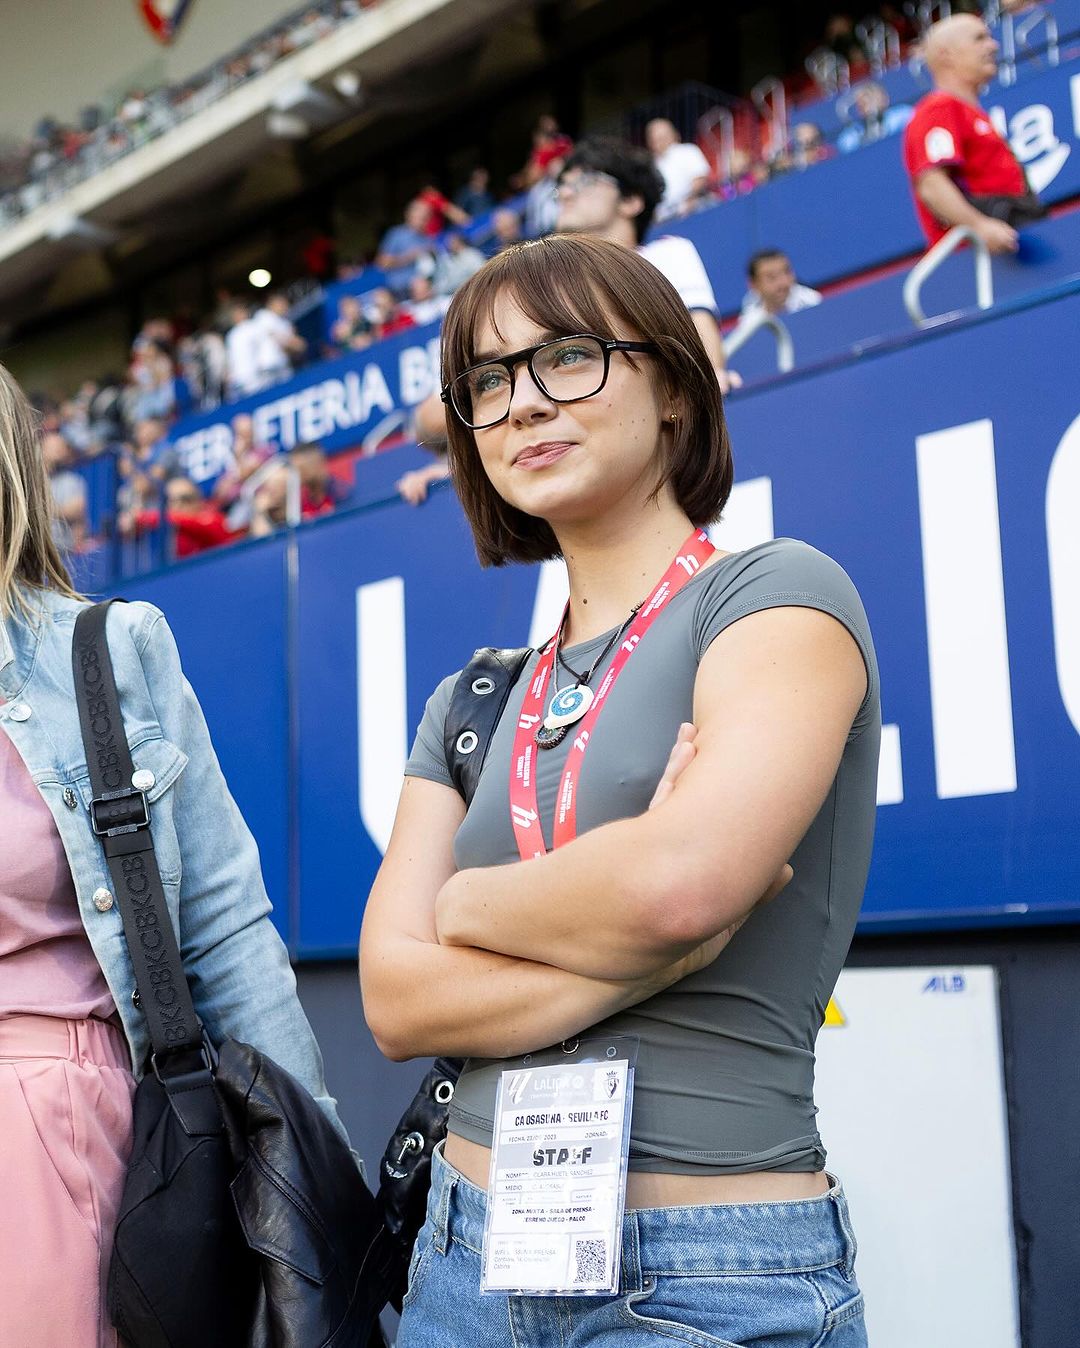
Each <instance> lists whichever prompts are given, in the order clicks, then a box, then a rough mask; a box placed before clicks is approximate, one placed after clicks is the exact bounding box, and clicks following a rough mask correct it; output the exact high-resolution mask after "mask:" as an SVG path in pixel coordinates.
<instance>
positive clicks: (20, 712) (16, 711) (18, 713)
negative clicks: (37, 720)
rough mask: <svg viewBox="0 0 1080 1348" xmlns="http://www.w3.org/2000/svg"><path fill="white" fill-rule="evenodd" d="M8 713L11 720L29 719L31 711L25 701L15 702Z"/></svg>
mask: <svg viewBox="0 0 1080 1348" xmlns="http://www.w3.org/2000/svg"><path fill="white" fill-rule="evenodd" d="M8 715H9V716H10V717H11V719H12V720H13V721H29V719H30V717H31V715H32V712H31V711H30V708H29V707H28V706H27V705H26V703H25V702H16V703H15V705H14V706H13V707H12V708H11V710H10V711H9V712H8Z"/></svg>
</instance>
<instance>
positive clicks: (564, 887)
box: [436, 607, 866, 978]
mask: <svg viewBox="0 0 1080 1348" xmlns="http://www.w3.org/2000/svg"><path fill="white" fill-rule="evenodd" d="M865 692H866V668H865V665H864V663H863V659H862V655H861V654H860V652H859V649H858V647H857V646H856V644H855V641H854V639H853V638H852V636H851V635H850V633H849V632H848V631H847V629H846V628H845V627H843V626H842V625H841V624H840V623H839V622H838V621H837V620H836V619H834V618H832V617H830V616H829V615H828V614H825V613H822V612H820V611H818V610H816V609H807V608H794V607H792V608H775V609H768V610H764V611H762V612H756V613H752V614H750V615H748V616H747V617H745V618H742V619H740V620H739V621H738V622H735V623H733V624H732V625H731V626H730V627H728V628H727V629H726V630H725V631H723V632H722V633H721V634H720V635H719V636H718V637H717V638H716V639H715V640H714V641H713V643H712V644H711V646H710V647H709V649H708V651H707V652H706V653H705V656H704V657H703V659H702V661H701V664H700V666H699V669H698V676H697V682H696V684H695V710H694V721H695V724H697V726H698V736H697V741H696V746H697V754H696V758H695V761H694V762H693V763H691V764H690V765H689V766H688V767H687V769H686V771H685V773H684V774H683V776H682V778H681V779H680V780H679V782H678V784H677V785H676V787H675V790H674V791H673V792H672V795H671V798H670V799H668V800H666V801H664V802H662V803H661V804H659V805H658V806H657V808H655V809H653V810H650V811H649V812H648V813H646V814H643V815H640V816H639V817H637V818H633V819H622V820H618V821H616V822H614V823H611V824H605V825H603V826H602V827H600V828H596V829H593V830H591V831H590V832H588V833H585V834H583V835H582V836H581V837H579V838H577V839H576V840H575V841H574V842H572V843H569V844H568V845H567V846H565V847H561V848H558V849H557V850H556V851H554V852H551V853H549V854H548V855H546V856H543V857H538V858H536V859H534V860H531V861H525V862H517V863H515V864H514V865H511V866H499V867H493V868H491V869H488V870H466V871H462V872H460V873H459V874H457V875H454V876H453V877H451V878H449V879H448V881H447V882H446V884H445V885H444V886H443V888H442V890H441V892H440V894H439V898H438V902H437V905H436V923H437V929H438V934H439V939H440V941H442V942H443V943H445V944H454V945H457V944H465V945H470V946H482V947H485V948H487V949H489V950H494V951H499V952H501V953H503V954H511V955H518V956H520V957H522V958H526V959H535V960H543V961H546V962H548V963H551V964H556V965H558V966H559V967H560V968H564V969H568V970H571V971H573V972H576V973H582V974H588V975H591V976H593V977H597V978H600V977H603V978H622V977H629V976H633V975H635V974H642V973H646V972H648V971H649V970H652V969H655V968H657V967H658V966H659V965H661V964H664V963H666V962H668V961H670V960H672V959H674V958H677V957H678V956H679V955H680V954H682V953H684V952H686V951H687V950H689V949H691V948H692V947H693V946H694V945H695V944H697V943H698V942H700V941H702V940H705V939H707V938H708V937H709V936H710V935H712V934H714V933H716V932H718V931H720V930H721V929H723V928H726V927H728V926H729V925H730V924H732V923H734V922H738V921H740V920H742V919H743V918H745V916H746V915H747V913H748V912H749V911H750V910H751V908H752V907H753V906H754V904H755V902H756V901H757V900H758V898H759V897H760V895H761V894H762V893H763V892H764V891H765V890H766V887H767V886H768V884H769V882H770V881H771V880H772V878H773V877H774V876H775V875H776V874H777V872H778V871H779V869H780V867H781V866H782V865H783V864H784V863H785V862H786V861H787V860H788V858H789V857H790V856H791V855H792V853H793V852H794V850H795V848H796V846H797V845H798V843H799V841H800V840H801V839H802V837H803V836H804V834H805V833H806V830H807V829H808V828H809V826H810V824H811V823H812V822H813V820H814V818H815V816H816V815H817V812H818V810H820V808H821V805H822V802H823V801H824V799H825V797H826V795H827V793H828V791H829V788H830V786H831V784H832V782H833V779H834V778H835V776H836V770H837V766H838V764H839V762H840V758H841V756H842V754H843V751H844V744H845V742H846V738H847V734H848V732H849V730H850V728H851V725H852V722H853V720H854V718H855V715H856V712H857V711H858V708H859V706H860V704H861V702H862V699H863V697H864V696H865Z"/></svg>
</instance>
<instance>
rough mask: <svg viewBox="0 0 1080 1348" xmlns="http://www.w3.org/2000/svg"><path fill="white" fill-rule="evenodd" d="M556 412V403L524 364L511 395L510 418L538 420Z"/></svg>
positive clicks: (512, 419) (518, 373) (521, 420)
mask: <svg viewBox="0 0 1080 1348" xmlns="http://www.w3.org/2000/svg"><path fill="white" fill-rule="evenodd" d="M554 412H555V403H553V402H552V401H551V399H550V398H549V397H548V395H547V394H546V393H545V392H544V390H543V389H542V388H541V387H540V385H539V384H538V383H537V382H536V380H535V379H534V378H533V377H532V374H531V372H530V370H529V367H528V366H527V365H522V366H521V368H520V369H519V370H518V371H517V375H516V377H515V379H514V391H513V393H512V394H511V395H510V420H511V421H517V422H525V421H536V420H537V419H538V418H543V417H544V416H551V415H553V414H554Z"/></svg>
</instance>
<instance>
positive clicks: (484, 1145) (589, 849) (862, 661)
mask: <svg viewBox="0 0 1080 1348" xmlns="http://www.w3.org/2000/svg"><path fill="white" fill-rule="evenodd" d="M443 379H444V383H445V394H444V396H445V399H446V401H447V403H448V421H449V435H450V459H451V463H452V466H453V478H454V482H455V485H456V487H457V490H458V493H459V495H460V497H461V500H462V503H463V505H464V508H465V513H466V515H467V517H468V520H469V523H470V524H471V526H472V529H473V533H474V536H475V539H476V546H477V551H478V553H479V556H480V560H481V562H482V563H484V564H485V565H496V566H498V565H503V564H505V563H507V562H510V561H529V562H533V561H540V560H542V559H546V558H552V557H561V558H562V559H563V560H564V561H565V564H566V569H567V574H568V578H569V588H570V598H569V604H568V606H567V610H566V613H565V616H564V619H563V621H562V623H561V626H560V630H559V632H558V633H557V634H556V636H555V637H554V638H553V639H552V641H550V642H549V643H548V644H547V645H546V646H545V647H544V648H543V649H542V650H541V651H537V652H533V653H531V655H530V656H529V658H528V659H527V661H526V663H525V666H524V668H523V670H522V672H521V674H520V676H519V678H518V680H517V682H516V684H515V685H514V687H513V689H512V691H511V694H510V697H509V700H508V702H507V704H506V707H505V710H504V712H503V714H502V717H501V719H500V721H499V724H498V726H497V727H496V729H495V732H494V735H493V737H492V740H491V746H490V751H489V752H488V754H487V757H486V760H485V762H484V767H483V771H482V772H481V774H480V777H479V780H478V785H477V787H476V791H475V795H474V796H473V798H472V802H471V804H470V805H469V807H468V809H466V807H465V805H464V803H463V800H462V798H461V796H459V794H458V793H457V791H456V790H455V789H454V786H453V785H452V779H451V774H450V770H449V766H448V764H447V762H446V758H445V754H444V749H443V723H444V721H445V718H446V714H447V708H448V704H449V701H450V698H451V694H452V693H453V690H454V685H455V682H456V676H455V675H451V676H450V677H449V678H448V679H446V680H444V681H443V683H441V684H440V685H439V687H438V688H437V689H436V690H435V692H434V694H433V696H432V697H431V699H430V700H429V702H428V704H427V709H426V711H425V714H424V718H423V721H422V723H421V726H420V729H419V732H418V735H417V738H416V742H415V745H414V747H413V750H412V754H411V756H410V758H409V761H408V765H407V767H406V779H405V784H404V787H403V791H402V796H401V801H400V804H399V807H398V815H397V820H396V823H395V827H394V832H393V836H392V838H391V841H390V845H389V848H388V850H387V853H386V857H385V860H384V862H383V865H382V868H381V870H380V872H379V875H378V877H377V879H376V882H375V885H374V888H373V890H372V893H371V897H370V899H369V901H368V906H367V911H366V915H365V919H364V929H363V935H362V937H361V978H362V986H363V993H364V1005H365V1010H366V1015H367V1018H368V1022H369V1024H370V1026H371V1029H372V1031H373V1033H374V1035H375V1038H376V1041H377V1042H378V1044H379V1046H380V1048H381V1049H382V1050H383V1052H384V1053H386V1054H388V1055H389V1056H390V1057H392V1058H395V1059H406V1058H412V1057H419V1056H426V1055H434V1054H449V1055H455V1056H462V1057H467V1058H468V1059H469V1061H468V1063H467V1065H466V1067H465V1070H464V1071H463V1073H462V1076H461V1079H460V1081H459V1083H458V1087H457V1091H456V1094H455V1096H454V1100H453V1103H452V1105H451V1114H450V1131H449V1136H448V1137H447V1140H446V1142H445V1144H444V1147H443V1149H442V1150H441V1152H437V1153H436V1156H435V1160H434V1164H433V1174H432V1188H431V1193H430V1198H429V1204H428V1215H427V1221H426V1223H425V1226H424V1228H423V1230H422V1231H421V1233H420V1236H419V1238H418V1240H417V1243H416V1248H415V1250H414V1254H413V1263H412V1268H411V1270H410V1282H409V1290H408V1294H407V1296H406V1299H405V1306H404V1315H403V1320H402V1324H401V1330H400V1336H399V1338H398V1345H399V1348H426V1345H432V1348H434V1346H435V1345H438V1348H444V1345H447V1344H455V1345H463V1344H473V1343H477V1344H479V1343H482V1344H484V1345H485V1348H486V1346H487V1345H494V1346H496V1348H498V1346H500V1345H504V1346H505V1348H510V1346H511V1345H513V1348H523V1345H526V1344H527V1345H529V1348H539V1346H540V1345H549V1344H562V1345H564V1348H566V1346H567V1345H572V1346H573V1348H578V1346H579V1345H586V1344H589V1345H591V1344H597V1345H600V1344H603V1345H605V1348H607V1346H608V1345H610V1346H611V1348H617V1346H618V1345H622V1344H624V1343H625V1344H634V1345H638V1344H656V1345H661V1344H665V1345H670V1344H671V1343H673V1342H675V1343H686V1344H697V1345H705V1344H716V1345H718V1346H721V1345H731V1344H740V1345H756V1346H757V1348H772V1346H773V1345H777V1348H778V1346H779V1345H780V1344H783V1345H784V1348H811V1346H813V1348H861V1346H862V1345H865V1342H866V1336H865V1329H864V1324H863V1314H862V1298H861V1295H860V1293H859V1289H858V1286H857V1283H856V1281H855V1277H854V1269H853V1264H854V1254H855V1242H854V1237H853V1235H852V1231H851V1225H850V1222H849V1218H848V1215H847V1207H846V1203H845V1200H844V1196H843V1193H842V1190H841V1188H840V1185H839V1183H838V1182H837V1181H836V1180H835V1179H834V1178H833V1177H832V1176H830V1175H827V1174H826V1173H825V1170H824V1162H825V1151H824V1147H823V1145H822V1142H821V1139H820V1138H819V1136H818V1133H817V1129H816V1127H815V1122H814V1116H815V1108H814V1100H813V1077H814V1043H815V1039H816V1036H817V1032H818V1030H819V1028H820V1026H821V1023H822V1020H823V1017H824V1011H825V1007H826V1005H827V1003H828V1000H829V996H830V994H831V992H832V989H833V986H834V984H835V982H836V978H837V976H838V974H839V971H840V968H841V965H842V963H843V960H844V957H845V954H846V952H847V949H848V945H849V943H850V940H851V936H852V932H853V930H854V926H855V920H856V915H857V913H858V909H859V904H860V901H861V897H862V891H863V887H864V884H865V880H866V874H867V868H868V865H869V858H870V847H871V838H872V834H873V826H874V814H875V795H876V780H877V761H878V740H879V726H880V714H879V700H878V678H877V670H876V665H875V661H874V653H873V646H872V643H871V638H870V633H869V629H868V626H867V622H866V617H865V614H864V612H863V608H862V605H861V603H860V601H859V597H858V595H857V594H856V592H855V589H854V587H853V586H852V584H851V581H850V580H849V579H848V578H847V576H846V575H845V574H844V572H843V571H842V570H841V569H840V567H839V566H837V565H836V563H834V562H833V561H831V560H830V559H829V558H827V557H825V556H823V555H822V554H821V553H819V552H817V551H815V550H814V549H813V548H811V547H809V546H808V545H806V544H804V543H799V542H796V541H793V540H791V539H779V540H776V541H774V542H770V543H766V544H763V545H760V546H758V547H753V548H749V549H747V550H746V551H744V552H738V553H724V552H721V551H713V550H712V548H711V545H710V544H709V542H708V540H707V537H706V536H705V534H704V532H703V527H704V526H705V525H707V524H708V523H710V522H711V521H713V520H715V519H717V517H718V516H719V515H720V512H721V511H722V509H723V507H724V503H725V501H726V500H727V497H728V493H729V491H730V489H731V483H732V464H731V455H730V450H729V445H728V439H727V432H726V428H725V422H724V414H723V410H722V407H721V402H720V396H719V393H718V390H717V385H716V379H715V376H714V375H713V372H712V369H711V367H710V365H709V362H708V359H707V357H706V354H705V351H704V349H703V347H702V345H701V342H700V340H699V339H698V336H697V332H696V331H695V329H694V325H693V323H692V321H691V319H690V317H689V315H688V314H687V312H686V309H685V307H684V306H683V304H682V303H681V302H680V300H679V297H678V295H677V294H676V292H675V291H674V290H673V289H672V287H671V286H670V284H669V283H668V282H667V281H666V280H665V278H664V277H663V276H661V275H660V273H659V272H657V271H656V270H655V268H653V267H652V265H651V264H650V263H649V262H647V261H645V260H643V259H642V258H640V257H638V256H636V255H635V254H634V253H633V252H631V251H629V250H627V249H622V248H619V247H617V246H616V245H613V244H608V243H604V242H601V241H597V240H590V239H585V238H580V237H575V236H565V235H564V236H556V237H552V238H548V239H544V240H542V241H541V242H539V243H531V244H526V245H523V246H520V247H517V248H513V249H509V250H507V251H506V252H504V253H501V254H500V255H499V256H498V257H497V258H495V259H493V260H492V261H491V262H489V263H488V264H487V265H486V266H485V267H484V268H483V269H482V270H481V271H480V272H478V273H477V275H476V276H474V277H473V278H472V279H471V280H470V281H468V282H467V283H466V284H465V286H464V287H463V288H462V289H461V290H460V291H459V292H458V294H457V296H456V297H455V299H454V302H453V304H452V305H451V308H450V311H449V313H448V316H447V320H446V324H445V327H444V331H443ZM527 621H528V615H527V614H522V624H523V626H524V625H526V624H527ZM478 635H479V634H478ZM612 679H614V681H613V682H612ZM598 690H600V695H599V697H595V695H596V694H597V691H598ZM590 695H592V696H590ZM549 699H550V701H549ZM590 701H592V706H591V707H589V708H588V710H586V711H585V712H584V719H580V720H579V719H577V718H578V717H580V716H581V715H582V704H585V705H586V706H588V704H589V703H590ZM534 727H535V728H534ZM585 730H587V731H588V734H587V735H586V734H585V733H584V732H585ZM582 742H584V743H582ZM673 744H674V748H672V746H673ZM523 765H530V766H529V767H528V771H525V772H523ZM526 778H527V779H528V781H529V782H531V783H532V789H533V790H534V791H535V797H529V796H528V795H527V794H526V796H525V797H524V798H523V797H522V794H521V793H522V791H523V790H525V786H524V785H523V782H524V781H525V779H526ZM570 779H572V781H573V788H572V791H571V792H569V793H568V792H567V790H566V787H565V783H566V781H567V780H570ZM557 797H558V798H559V801H560V807H559V809H558V810H557V809H556V803H557V800H556V798H557ZM532 799H534V800H535V805H534V807H533V809H532V810H529V809H528V808H525V807H526V806H528V804H529V803H530V801H531V800H532ZM568 800H572V803H573V806H574V809H576V828H575V827H573V822H574V821H573V810H571V809H570V806H569V805H568V803H567V802H568ZM511 806H514V814H513V816H512V814H511ZM568 816H569V817H570V823H568V822H567V820H568ZM523 839H524V841H523ZM789 862H790V867H789V866H788V864H787V863H789ZM763 898H764V899H768V900H769V901H768V902H762V899H763ZM615 1034H618V1035H621V1036H629V1037H634V1038H636V1040H637V1041H638V1056H637V1068H636V1077H635V1083H634V1099H633V1104H632V1115H631V1129H630V1141H629V1149H628V1158H629V1160H628V1164H629V1173H628V1178H627V1183H626V1191H625V1204H626V1207H625V1215H624V1218H623V1225H622V1260H621V1275H620V1281H619V1290H618V1292H617V1294H615V1295H611V1294H606V1295H599V1296H575V1295H570V1294H568V1293H569V1292H570V1291H572V1288H570V1287H568V1286H567V1285H566V1284H560V1285H559V1288H558V1289H556V1291H555V1293H554V1294H552V1295H540V1296H535V1295H516V1294H509V1293H507V1294H491V1293H487V1294H481V1291H480V1280H481V1255H480V1252H481V1248H482V1244H483V1233H484V1221H485V1212H486V1204H487V1202H488V1199H487V1195H486V1194H485V1190H486V1188H487V1186H488V1182H489V1166H490V1155H491V1153H490V1150H489V1149H490V1147H491V1144H492V1135H493V1115H494V1103H495V1092H496V1087H497V1083H498V1081H499V1078H500V1074H501V1072H502V1071H503V1070H504V1069H511V1068H520V1066H521V1064H522V1055H526V1054H532V1053H536V1052H538V1051H539V1050H542V1049H545V1048H546V1047H547V1046H552V1045H554V1046H556V1049H557V1048H558V1045H559V1044H560V1041H567V1040H571V1041H572V1040H573V1039H575V1038H580V1039H582V1040H584V1039H586V1038H588V1037H590V1036H595V1035H615ZM568 1047H571V1048H572V1043H571V1044H570V1045H569V1046H568ZM579 1271H580V1269H579ZM566 1276H567V1278H568V1279H569V1280H570V1281H572V1275H571V1274H570V1273H569V1272H568V1273H567V1275H566ZM512 1285H513V1286H522V1287H524V1286H526V1285H527V1284H525V1283H521V1284H512Z"/></svg>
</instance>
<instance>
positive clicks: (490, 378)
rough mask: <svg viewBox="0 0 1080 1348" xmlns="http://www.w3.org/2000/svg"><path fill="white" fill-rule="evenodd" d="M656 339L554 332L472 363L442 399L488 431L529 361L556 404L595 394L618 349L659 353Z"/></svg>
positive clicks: (506, 408)
mask: <svg viewBox="0 0 1080 1348" xmlns="http://www.w3.org/2000/svg"><path fill="white" fill-rule="evenodd" d="M657 350H658V347H657V346H656V343H655V342H623V341H617V340H613V339H607V338H604V337H597V336H595V334H593V333H590V332H581V333H577V334H576V335H575V336H573V337H554V338H551V339H550V340H548V341H546V342H540V343H539V345H537V346H529V347H526V348H525V350H524V351H512V352H510V353H509V354H508V355H505V356H500V357H499V358H498V359H497V360H485V361H482V362H481V363H480V364H479V365H470V366H469V368H468V369H467V370H462V372H461V373H460V374H459V375H455V376H454V378H453V379H451V380H450V382H449V383H448V384H447V385H446V386H445V387H444V388H443V390H442V400H443V402H444V403H446V404H448V405H449V406H450V407H452V408H453V409H454V413H455V415H456V416H457V418H458V420H459V421H460V422H462V424H463V425H465V426H467V427H468V428H469V430H471V431H485V430H487V429H488V427H489V426H497V425H498V424H499V422H500V421H505V420H506V418H507V417H508V416H509V415H510V402H511V400H512V398H513V396H514V378H515V375H514V371H515V370H516V369H517V367H518V366H519V365H527V366H528V368H529V376H530V378H531V379H532V381H533V383H534V384H535V385H536V387H537V388H538V389H539V390H540V391H541V393H543V394H544V395H545V397H548V398H550V399H551V401H552V402H553V403H576V402H581V401H582V399H584V398H592V397H595V395H596V394H597V393H599V392H600V390H601V389H602V388H603V387H604V385H605V384H606V383H607V377H608V370H609V369H610V367H611V353H612V352H613V351H641V352H645V353H646V354H652V355H655V354H656V352H657Z"/></svg>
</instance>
